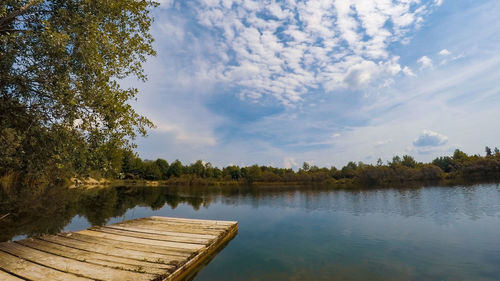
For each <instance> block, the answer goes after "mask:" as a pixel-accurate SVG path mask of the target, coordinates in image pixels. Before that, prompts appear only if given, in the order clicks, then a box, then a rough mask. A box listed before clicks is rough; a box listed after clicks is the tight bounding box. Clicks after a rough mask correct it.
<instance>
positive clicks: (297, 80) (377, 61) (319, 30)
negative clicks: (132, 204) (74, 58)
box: [124, 0, 500, 168]
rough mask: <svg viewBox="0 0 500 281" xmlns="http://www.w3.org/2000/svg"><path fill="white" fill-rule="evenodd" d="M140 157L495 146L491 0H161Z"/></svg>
mask: <svg viewBox="0 0 500 281" xmlns="http://www.w3.org/2000/svg"><path fill="white" fill-rule="evenodd" d="M160 3H161V5H160V7H158V8H156V9H155V10H154V11H153V13H154V16H155V19H156V20H155V23H154V25H153V27H152V33H153V36H154V37H155V40H156V41H155V43H154V45H155V49H156V50H157V53H158V55H157V56H156V57H152V58H150V59H149V60H148V61H147V63H146V64H145V65H144V67H145V71H146V73H147V75H148V77H149V80H148V81H147V82H146V83H140V82H137V81H135V80H127V81H124V85H125V86H130V85H132V86H134V87H137V88H138V89H139V90H140V95H139V97H138V100H137V102H135V103H134V104H133V106H134V107H135V108H136V109H137V110H138V111H139V112H140V113H142V114H144V115H146V116H148V117H149V118H150V119H151V120H152V121H154V122H155V123H156V125H157V128H156V129H153V130H151V131H150V133H149V135H148V137H147V138H142V139H138V140H137V144H138V149H137V151H138V153H139V155H140V156H141V157H143V158H149V159H156V158H158V157H161V158H164V159H167V160H168V161H169V162H171V161H173V160H175V159H179V160H181V161H182V162H185V163H190V162H194V161H195V160H197V159H201V160H204V161H207V162H211V163H212V164H215V165H217V166H225V165H228V164H237V165H252V164H255V163H257V164H260V165H273V166H279V167H292V168H297V167H299V166H301V165H302V162H304V161H307V162H310V163H312V164H316V165H319V166H330V165H334V166H337V167H341V166H343V165H345V164H346V163H347V162H348V161H351V160H354V161H363V162H365V163H374V162H376V161H377V159H378V158H379V157H380V158H382V159H383V160H384V161H386V160H389V159H391V158H392V156H393V155H403V154H409V155H413V156H414V157H415V158H416V159H417V160H419V161H430V160H432V159H433V158H435V157H436V156H441V155H448V154H451V153H452V151H453V150H455V149H456V148H459V149H462V150H464V151H465V152H467V153H470V154H476V153H477V154H483V153H484V147H485V146H486V145H488V146H492V147H494V146H499V147H500V130H498V129H497V124H498V121H500V110H498V109H499V108H500V52H499V51H500V47H499V46H500V20H499V19H498V15H499V14H500V2H499V1H497V0H491V1H487V0H486V1H471V0H453V1H452V0H420V1H419V0H337V1H333V0H330V1H322V0H315V1H313V0H310V1H299V0H282V1H275V0H266V1H251V0H181V1H178V0H162V1H160Z"/></svg>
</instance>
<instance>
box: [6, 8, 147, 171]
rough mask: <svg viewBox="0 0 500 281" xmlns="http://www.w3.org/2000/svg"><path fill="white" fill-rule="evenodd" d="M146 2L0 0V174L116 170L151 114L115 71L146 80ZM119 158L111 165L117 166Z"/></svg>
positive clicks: (144, 127) (145, 125) (123, 76)
mask: <svg viewBox="0 0 500 281" xmlns="http://www.w3.org/2000/svg"><path fill="white" fill-rule="evenodd" d="M156 5H157V4H156V3H154V2H152V1H147V0H114V1H103V0H100V1H94V0H81V1H70V0H56V1H46V0H4V1H2V4H0V107H1V109H2V110H1V113H0V114H1V115H2V116H1V122H0V132H1V135H2V139H1V140H0V145H1V147H0V151H2V153H1V154H0V157H1V158H0V173H1V174H5V173H9V172H12V171H16V172H23V173H26V174H41V173H47V172H54V173H57V174H61V175H62V174H65V173H75V172H76V173H83V172H84V171H88V170H89V169H96V170H100V171H102V172H103V174H104V175H106V176H113V175H115V176H116V175H117V173H118V172H119V171H120V170H121V167H120V166H119V164H120V163H121V161H120V159H121V158H122V155H121V153H122V150H121V148H127V147H128V148H130V147H132V146H133V144H132V143H131V142H130V140H133V139H134V138H135V137H136V136H137V134H141V135H145V133H146V129H147V128H148V127H151V126H152V124H151V122H150V121H149V120H148V119H146V118H145V117H143V116H140V115H139V114H137V113H136V112H135V111H134V109H133V108H132V107H131V105H130V104H129V102H130V101H132V100H134V99H135V98H136V95H137V90H136V89H134V88H128V89H124V88H121V87H120V85H119V84H118V81H119V80H120V79H123V78H125V77H127V76H135V77H137V78H138V79H140V80H145V79H146V77H145V76H144V73H143V70H142V63H143V62H144V61H145V59H146V58H147V57H148V56H150V55H154V54H155V53H154V50H153V49H152V42H153V38H152V37H151V35H150V34H149V28H150V25H151V21H152V18H151V16H150V8H152V7H154V6H156ZM117 165H118V166H117Z"/></svg>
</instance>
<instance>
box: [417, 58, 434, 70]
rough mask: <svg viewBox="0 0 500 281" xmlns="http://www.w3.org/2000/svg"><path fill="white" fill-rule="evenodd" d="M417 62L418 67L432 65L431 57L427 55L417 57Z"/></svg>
mask: <svg viewBox="0 0 500 281" xmlns="http://www.w3.org/2000/svg"><path fill="white" fill-rule="evenodd" d="M417 62H418V63H420V69H426V68H430V67H432V59H430V58H429V57H428V56H423V57H421V58H419V59H418V61H417Z"/></svg>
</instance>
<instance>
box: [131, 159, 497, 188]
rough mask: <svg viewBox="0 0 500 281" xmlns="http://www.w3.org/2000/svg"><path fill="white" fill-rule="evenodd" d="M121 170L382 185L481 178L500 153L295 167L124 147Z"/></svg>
mask: <svg viewBox="0 0 500 281" xmlns="http://www.w3.org/2000/svg"><path fill="white" fill-rule="evenodd" d="M122 155H123V157H122V159H123V163H122V164H121V166H122V174H123V175H126V178H134V179H148V180H160V179H166V180H167V182H168V183H173V184H175V185H196V184H204V183H217V182H219V181H226V182H229V183H244V184H252V183H255V182H259V183H300V184H304V183H306V184H314V183H321V184H339V185H341V186H345V184H351V185H357V186H359V185H361V186H365V187H368V186H383V185H392V184H404V183H405V182H436V181H440V180H443V179H446V180H450V179H460V180H464V179H465V180H467V179H473V180H479V179H482V180H484V179H496V178H500V155H498V156H494V157H493V156H486V157H481V156H467V154H465V153H464V152H462V151H460V150H456V151H455V152H454V154H453V157H450V156H444V157H438V158H436V159H434V160H433V161H432V163H428V164H425V163H419V162H417V161H416V160H415V159H414V158H413V157H412V156H409V155H404V156H403V157H399V156H394V157H393V158H392V161H390V162H388V163H387V165H383V163H382V160H381V159H379V161H377V162H376V164H375V165H372V164H365V163H363V162H358V163H355V162H353V161H351V162H349V163H347V164H346V165H345V166H344V167H342V169H341V170H338V169H337V168H336V167H333V166H332V167H330V168H329V169H328V168H320V167H318V166H315V165H313V166H310V165H309V164H307V162H306V165H303V167H302V168H300V169H299V170H298V171H297V172H294V171H293V170H292V169H284V168H276V167H270V166H258V165H252V166H247V167H239V166H236V165H231V166H227V167H224V168H223V169H222V170H221V169H219V168H217V167H214V166H212V164H210V163H204V162H203V161H201V160H198V161H196V162H194V163H192V164H190V165H183V164H182V163H181V162H180V161H179V160H176V161H174V162H173V163H172V164H171V165H168V163H167V161H165V160H163V159H157V160H156V161H150V160H144V161H143V160H141V159H140V158H138V157H137V156H136V155H135V154H133V153H132V152H130V151H123V152H122Z"/></svg>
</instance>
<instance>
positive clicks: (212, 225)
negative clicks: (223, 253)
mask: <svg viewBox="0 0 500 281" xmlns="http://www.w3.org/2000/svg"><path fill="white" fill-rule="evenodd" d="M138 221H139V222H142V223H151V222H154V223H163V224H167V225H177V226H186V227H191V228H200V229H227V228H228V227H230V226H231V224H220V223H217V222H209V223H198V222H183V221H177V220H163V219H155V218H144V219H141V220H138ZM128 222H130V223H132V222H134V220H131V221H128Z"/></svg>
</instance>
